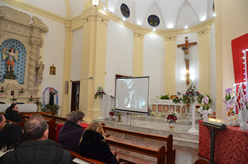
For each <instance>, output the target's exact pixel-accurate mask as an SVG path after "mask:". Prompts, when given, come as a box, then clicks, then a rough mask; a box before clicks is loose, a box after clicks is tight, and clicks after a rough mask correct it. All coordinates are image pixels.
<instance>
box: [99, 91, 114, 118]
mask: <svg viewBox="0 0 248 164" xmlns="http://www.w3.org/2000/svg"><path fill="white" fill-rule="evenodd" d="M114 100H115V98H114V97H113V96H111V95H103V97H102V99H100V116H99V118H98V119H106V118H109V112H110V110H111V109H112V108H114V103H115V102H114Z"/></svg>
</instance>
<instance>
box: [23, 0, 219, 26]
mask: <svg viewBox="0 0 248 164" xmlns="http://www.w3.org/2000/svg"><path fill="white" fill-rule="evenodd" d="M22 1H23V2H26V3H29V4H31V5H34V6H36V7H39V8H42V9H44V10H47V11H49V12H52V13H54V14H57V15H60V16H62V17H65V18H66V17H67V11H66V3H65V0H42V1H37V0H22ZM88 1H89V0H86V3H87V2H88ZM100 1H102V2H104V3H105V4H106V3H107V6H106V10H107V11H109V12H112V13H114V14H115V15H117V16H119V17H121V18H123V17H124V16H123V15H122V13H121V10H120V6H121V5H122V4H123V3H124V4H126V5H127V6H128V8H129V11H130V16H129V17H128V18H126V20H125V21H129V22H131V23H133V24H138V25H140V26H142V27H145V28H154V27H152V26H150V25H149V24H148V21H147V19H148V17H149V16H150V15H156V16H158V17H159V19H160V24H159V25H158V26H157V27H155V28H156V29H159V30H167V29H170V28H172V29H179V28H185V26H188V27H190V26H193V25H197V24H200V23H201V22H202V21H205V20H208V19H210V18H212V17H213V14H214V9H213V1H214V0H100ZM69 2H70V8H71V17H72V18H73V17H75V16H77V15H79V14H81V13H82V11H83V9H84V6H85V0H69Z"/></svg>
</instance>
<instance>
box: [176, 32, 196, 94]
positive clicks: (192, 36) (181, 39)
mask: <svg viewBox="0 0 248 164" xmlns="http://www.w3.org/2000/svg"><path fill="white" fill-rule="evenodd" d="M185 37H188V40H189V43H191V42H198V36H197V33H189V34H183V35H178V36H177V39H176V45H178V44H184V43H185ZM198 52H199V51H198V45H194V46H192V47H191V48H190V49H189V71H190V77H191V78H192V77H194V79H195V80H194V81H193V83H196V86H197V89H199V54H198ZM185 70H186V66H185V61H184V51H183V50H182V48H176V92H183V93H184V92H185V91H186V82H183V81H182V77H183V75H184V74H185Z"/></svg>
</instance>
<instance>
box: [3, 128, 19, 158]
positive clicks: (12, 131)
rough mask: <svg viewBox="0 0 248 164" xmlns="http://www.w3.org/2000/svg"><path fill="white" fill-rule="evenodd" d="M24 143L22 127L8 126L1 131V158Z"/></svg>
mask: <svg viewBox="0 0 248 164" xmlns="http://www.w3.org/2000/svg"><path fill="white" fill-rule="evenodd" d="M22 141H23V133H22V127H21V126H20V125H18V124H8V125H5V126H4V127H3V129H2V130H1V131H0V157H1V156H2V155H3V154H5V153H6V152H7V151H11V150H15V149H16V148H17V146H18V145H20V144H21V143H22Z"/></svg>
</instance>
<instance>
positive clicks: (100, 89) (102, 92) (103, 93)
mask: <svg viewBox="0 0 248 164" xmlns="http://www.w3.org/2000/svg"><path fill="white" fill-rule="evenodd" d="M103 95H106V93H105V92H104V90H103V88H102V87H101V86H99V87H98V89H97V91H96V94H95V99H97V97H99V98H100V99H102V97H103Z"/></svg>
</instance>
